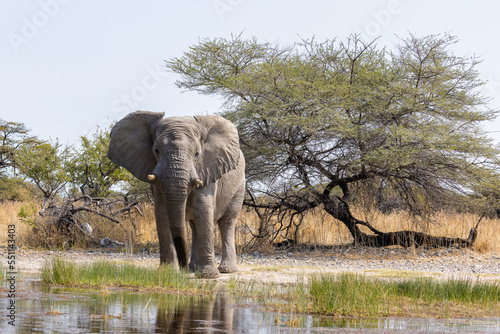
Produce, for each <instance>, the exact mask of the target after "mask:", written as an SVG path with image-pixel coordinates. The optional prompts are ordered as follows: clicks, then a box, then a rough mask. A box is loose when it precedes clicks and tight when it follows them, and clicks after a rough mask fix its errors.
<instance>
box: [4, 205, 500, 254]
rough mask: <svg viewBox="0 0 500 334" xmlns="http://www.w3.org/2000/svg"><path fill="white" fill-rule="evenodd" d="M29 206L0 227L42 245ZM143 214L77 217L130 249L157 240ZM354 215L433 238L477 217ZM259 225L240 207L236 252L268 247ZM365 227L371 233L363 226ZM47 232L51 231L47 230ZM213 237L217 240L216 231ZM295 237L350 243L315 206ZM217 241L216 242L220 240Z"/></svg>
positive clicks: (488, 238) (492, 237)
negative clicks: (26, 213)
mask: <svg viewBox="0 0 500 334" xmlns="http://www.w3.org/2000/svg"><path fill="white" fill-rule="evenodd" d="M30 205H31V204H29V203H18V202H4V203H2V204H1V205H0V228H1V229H2V230H3V231H7V229H8V228H7V226H8V225H9V224H15V225H16V244H17V245H20V246H31V247H34V246H37V245H38V246H40V245H42V244H43V243H42V241H47V240H48V239H50V238H52V237H54V236H53V235H47V234H45V235H44V234H43V233H40V232H37V233H33V229H32V226H30V225H29V224H28V223H26V222H23V221H21V220H20V219H19V217H18V213H19V211H20V210H21V208H22V207H25V208H28V207H30ZM35 207H36V206H35ZM38 208H39V206H38ZM141 212H142V214H143V215H140V214H139V213H138V212H131V213H130V214H128V215H125V216H123V217H121V218H120V219H119V220H120V224H115V223H113V222H110V221H109V220H107V219H105V218H102V217H99V216H96V215H94V214H81V215H80V216H79V217H78V219H79V220H80V221H82V222H87V223H89V224H90V225H91V227H92V229H93V233H92V235H93V237H94V239H96V240H99V239H100V238H104V237H107V238H111V239H113V240H117V241H120V242H124V243H125V245H126V246H125V250H126V251H133V250H137V249H141V248H144V247H150V245H156V244H157V243H158V237H157V235H156V224H155V220H154V208H153V206H152V204H149V203H146V204H143V205H142V207H141ZM353 214H354V216H356V217H358V218H359V219H363V220H365V221H368V222H370V224H372V225H373V226H374V227H376V228H377V229H379V230H382V231H385V232H389V231H398V230H404V229H411V230H417V231H422V232H425V233H429V234H432V235H436V236H448V237H460V238H467V236H468V234H469V231H470V229H471V228H472V227H474V226H475V225H476V224H477V222H478V220H479V217H478V216H476V215H473V214H451V213H445V212H437V213H436V214H435V215H434V216H433V217H432V218H431V220H430V221H429V222H422V221H419V220H418V218H415V217H413V216H411V215H409V214H408V213H405V212H394V213H391V214H383V213H381V212H379V211H374V210H359V209H354V210H353ZM37 219H39V218H37ZM287 223H288V222H287ZM296 223H298V221H297V222H296ZM258 228H259V221H258V218H257V215H256V214H255V213H254V212H253V211H246V210H243V211H242V213H241V214H240V217H239V218H238V223H237V230H236V231H237V232H236V244H237V247H238V248H239V249H240V250H244V251H250V250H258V251H265V250H271V248H270V246H269V239H266V240H261V242H255V239H254V237H253V235H256V234H257V231H258ZM499 228H500V220H499V219H489V218H484V219H483V220H482V221H481V223H480V224H479V228H478V231H479V233H478V239H477V241H476V244H475V246H474V247H475V250H476V251H478V252H480V253H487V252H497V253H500V233H498V230H499ZM363 231H364V232H366V233H369V231H368V230H367V229H364V230H363ZM268 232H269V233H270V234H272V233H273V232H275V231H274V230H273V227H272V226H271V227H269V228H268ZM291 232H292V233H293V232H294V231H293V230H292V231H291ZM46 233H52V234H53V232H51V231H48V232H46ZM284 237H285V235H282V234H281V235H278V237H277V238H276V239H275V241H278V242H279V241H281V240H283V238H284ZM217 239H219V236H218V234H217ZM297 239H298V240H297V241H298V242H300V243H307V244H321V245H342V244H348V243H350V242H351V241H352V238H351V236H350V234H349V232H348V230H347V228H346V227H345V226H344V225H343V224H342V223H340V222H339V221H337V220H335V219H333V218H332V217H330V216H328V215H325V214H324V213H322V212H321V211H319V210H317V211H315V212H313V213H310V214H308V215H307V216H305V217H304V218H303V220H302V223H301V225H300V226H299V227H298V232H297ZM218 244H219V245H220V241H219V240H218ZM0 245H7V233H2V234H0ZM53 245H54V246H55V247H63V246H64V244H63V243H62V242H61V243H57V242H54V243H53ZM88 245H89V243H88V242H82V243H80V244H75V246H76V247H86V246H88ZM154 248H156V247H154ZM154 248H153V250H154Z"/></svg>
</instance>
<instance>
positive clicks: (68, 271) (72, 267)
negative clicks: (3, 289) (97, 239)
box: [42, 258, 210, 292]
mask: <svg viewBox="0 0 500 334" xmlns="http://www.w3.org/2000/svg"><path fill="white" fill-rule="evenodd" d="M42 281H43V282H45V283H49V284H59V285H75V286H92V287H106V286H108V287H110V286H111V287H112V286H122V287H134V288H141V289H169V290H177V291H182V292H186V291H198V292H199V291H201V290H206V289H208V288H209V284H210V283H206V282H203V281H200V280H195V279H191V278H190V275H189V273H188V272H184V271H178V270H177V269H176V268H174V267H173V266H169V265H163V266H160V267H159V268H151V267H145V266H139V265H134V264H130V263H119V262H112V261H97V262H94V263H92V264H85V265H84V264H82V265H77V264H75V263H73V262H69V261H63V260H61V259H58V258H55V259H52V260H51V261H47V262H46V263H45V264H44V266H43V268H42Z"/></svg>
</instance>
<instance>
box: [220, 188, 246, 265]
mask: <svg viewBox="0 0 500 334" xmlns="http://www.w3.org/2000/svg"><path fill="white" fill-rule="evenodd" d="M244 196H245V184H244V183H243V184H242V185H240V187H239V188H238V190H237V191H236V193H235V195H234V196H233V198H232V200H231V202H230V204H229V206H228V207H227V211H226V212H225V214H224V216H223V217H222V218H221V219H219V221H218V224H219V230H220V233H221V239H222V259H221V263H220V265H219V271H220V272H221V273H234V272H237V271H238V265H237V257H236V245H235V243H234V242H235V240H234V238H235V230H236V220H237V218H238V215H239V214H240V211H241V206H242V204H243V198H244Z"/></svg>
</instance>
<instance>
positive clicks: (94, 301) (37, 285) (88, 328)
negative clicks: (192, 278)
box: [0, 277, 500, 333]
mask: <svg viewBox="0 0 500 334" xmlns="http://www.w3.org/2000/svg"><path fill="white" fill-rule="evenodd" d="M3 290H4V291H3V293H2V298H1V299H0V302H1V308H2V310H3V312H2V313H3V314H5V316H4V317H3V319H2V321H1V322H0V332H1V333H500V319H415V318H411V319H407V318H382V319H356V318H348V319H346V318H343V319H342V318H340V319H339V318H333V317H329V318H327V317H319V316H310V315H297V314H280V313H276V312H270V311H268V310H267V309H266V306H265V305H261V304H259V303H257V302H255V301H252V300H251V299H245V298H238V297H235V296H234V295H231V294H230V293H223V292H221V293H218V294H217V295H214V296H192V295H190V296H186V295H175V294H167V293H163V292H162V293H159V292H155V293H144V292H137V291H130V290H119V289H118V290H117V289H112V290H109V291H108V290H107V289H76V288H66V287H64V288H61V287H53V286H48V285H46V284H43V283H42V282H40V280H39V279H37V278H33V277H31V278H25V279H24V280H23V281H21V282H18V284H17V286H16V293H15V298H14V299H12V298H9V297H8V291H7V290H8V288H7V286H6V285H4V289H3ZM12 300H14V305H15V313H14V319H15V320H14V322H12V316H10V317H9V312H10V311H9V310H8V307H10V305H12ZM11 313H12V312H11ZM13 324H14V326H13Z"/></svg>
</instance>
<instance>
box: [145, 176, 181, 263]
mask: <svg viewBox="0 0 500 334" xmlns="http://www.w3.org/2000/svg"><path fill="white" fill-rule="evenodd" d="M151 190H152V191H153V196H154V201H155V218H156V230H157V232H158V241H159V242H160V264H165V263H170V264H173V265H174V266H176V267H178V265H177V261H176V259H177V254H176V252H175V247H174V242H173V240H172V234H171V233H170V226H169V224H168V216H167V208H166V207H165V200H164V197H163V194H162V193H161V191H160V189H159V188H158V187H157V186H154V185H153V186H151Z"/></svg>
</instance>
